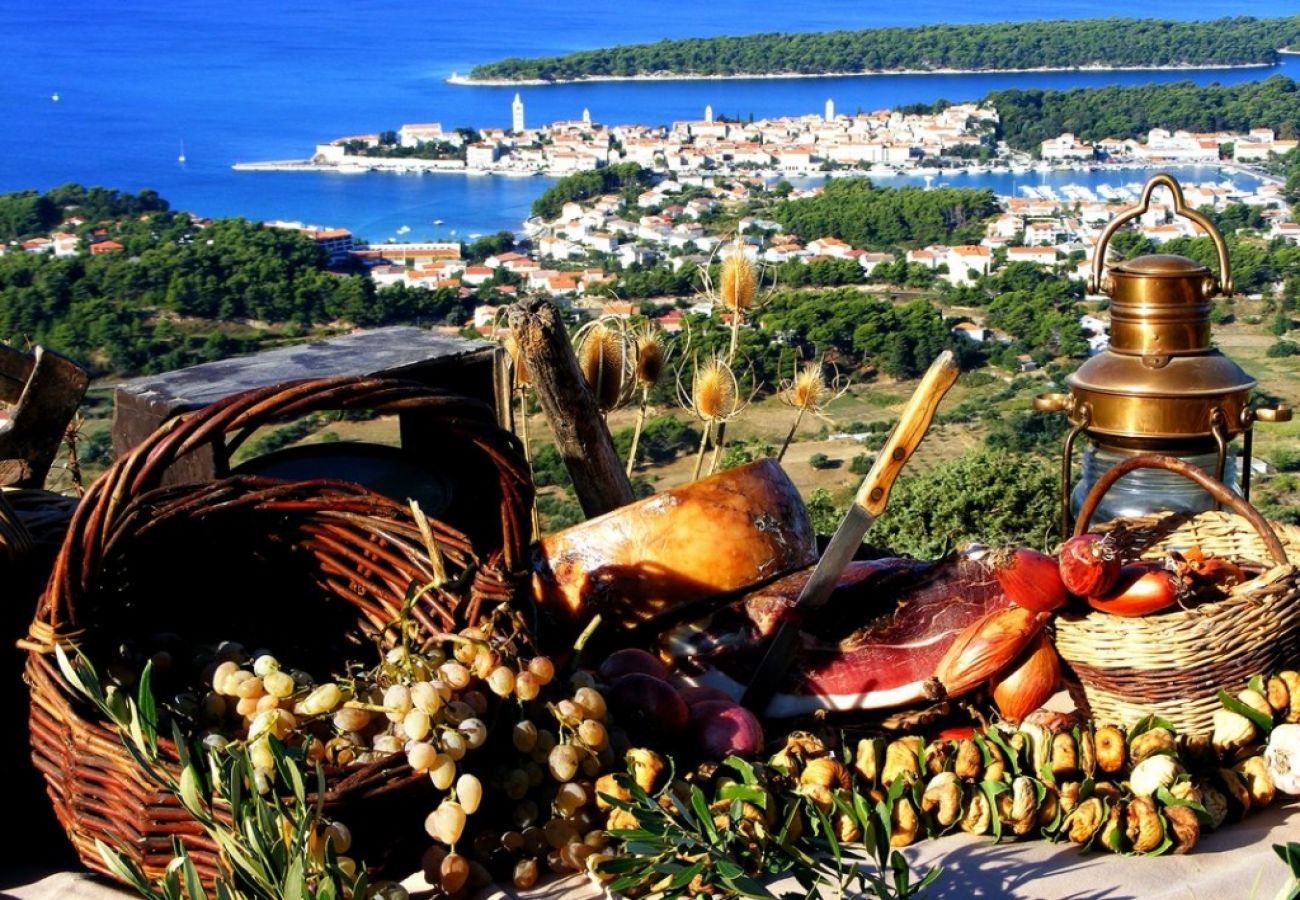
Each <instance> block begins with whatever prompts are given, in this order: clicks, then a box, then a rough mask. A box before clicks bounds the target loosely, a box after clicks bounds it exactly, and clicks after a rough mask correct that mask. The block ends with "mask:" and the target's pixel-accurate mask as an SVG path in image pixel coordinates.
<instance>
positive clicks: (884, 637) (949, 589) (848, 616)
mask: <svg viewBox="0 0 1300 900" xmlns="http://www.w3.org/2000/svg"><path fill="white" fill-rule="evenodd" d="M810 575H811V570H805V571H803V572H798V573H795V574H793V575H789V576H786V577H785V578H782V579H780V580H778V581H776V582H773V583H772V584H771V585H768V586H767V587H766V588H763V589H762V590H760V591H757V592H755V593H753V594H750V595H748V596H747V597H745V598H743V599H741V600H739V601H737V602H735V603H733V604H731V605H730V606H728V607H726V608H724V609H722V610H720V611H719V612H717V613H715V614H714V615H713V616H711V617H710V618H709V619H706V620H703V621H700V622H694V623H690V624H688V625H685V626H680V627H678V628H676V629H673V630H672V631H670V632H669V633H668V634H667V635H666V636H665V639H664V642H665V650H666V651H667V652H668V653H669V655H670V656H672V658H673V660H674V664H675V666H676V667H677V668H678V670H679V671H682V672H683V673H684V674H686V675H687V677H688V678H690V679H691V680H694V681H697V682H698V683H701V684H708V685H712V686H714V687H719V688H721V689H723V690H725V691H727V692H728V693H729V694H731V695H732V696H733V697H736V698H737V699H739V697H740V696H741V695H742V694H743V693H744V690H745V685H747V684H748V683H749V680H750V678H751V677H752V676H753V673H754V671H755V669H756V668H757V666H758V663H759V661H760V660H761V659H762V657H763V653H764V652H765V650H766V643H767V641H766V639H767V638H770V637H771V635H772V634H773V633H774V632H775V631H776V629H777V628H778V627H779V626H780V624H781V623H782V622H783V621H785V620H786V619H788V618H790V617H791V616H792V615H795V614H796V613H795V612H792V609H793V606H794V601H795V599H796V598H797V597H798V596H799V591H800V589H802V587H803V585H804V583H806V582H807V580H808V577H809V576H810ZM1010 605H1011V601H1010V600H1008V599H1007V597H1006V595H1005V594H1003V593H1002V590H1001V588H1000V587H999V586H998V583H997V579H996V578H994V577H993V575H992V573H991V572H990V571H989V570H988V569H987V568H986V567H985V566H984V565H983V564H982V563H980V562H978V561H976V560H974V559H972V558H970V557H967V556H953V557H949V558H947V559H945V560H942V561H940V562H938V563H921V562H917V561H915V560H905V559H880V560H871V561H866V562H854V563H851V564H850V565H849V567H848V568H847V569H846V570H845V572H844V574H843V575H842V576H841V578H840V582H839V585H838V586H837V588H836V590H835V593H834V594H832V596H831V600H830V602H829V603H828V604H827V605H826V606H824V607H823V608H822V609H820V610H818V611H817V612H816V613H815V614H814V615H813V616H811V617H810V618H809V620H808V621H807V622H805V623H803V624H802V626H801V633H800V635H799V640H798V642H797V648H798V649H797V651H796V657H795V662H794V665H793V666H792V667H791V671H790V673H789V675H787V677H786V680H785V683H784V685H783V686H782V688H781V689H780V691H778V693H777V694H776V695H775V696H774V697H773V698H772V701H771V702H770V703H769V705H768V707H767V709H766V710H765V715H767V716H768V717H771V718H788V717H790V716H797V715H804V714H807V713H811V712H814V711H816V710H819V709H825V710H869V709H890V708H895V707H900V706H908V705H911V704H915V703H920V702H923V701H926V700H928V699H934V697H935V686H934V683H933V677H934V671H935V667H936V665H937V664H938V662H939V660H940V659H941V658H942V657H943V655H944V653H945V652H946V651H947V649H948V647H949V646H950V645H951V644H952V642H953V640H954V639H956V637H957V635H958V634H959V633H961V631H962V630H963V629H964V628H965V627H966V626H967V625H970V624H971V623H972V622H975V621H977V620H979V619H981V618H983V617H984V616H986V615H987V614H989V613H991V612H994V611H995V610H999V609H1005V608H1006V607H1008V606H1010Z"/></svg>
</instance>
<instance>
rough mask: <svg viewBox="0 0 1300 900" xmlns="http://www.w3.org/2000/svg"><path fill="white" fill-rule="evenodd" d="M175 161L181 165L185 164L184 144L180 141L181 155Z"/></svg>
mask: <svg viewBox="0 0 1300 900" xmlns="http://www.w3.org/2000/svg"><path fill="white" fill-rule="evenodd" d="M176 161H177V162H178V163H180V164H181V165H184V164H185V142H184V141H181V155H180V156H178V157H176Z"/></svg>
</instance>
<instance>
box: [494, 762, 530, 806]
mask: <svg viewBox="0 0 1300 900" xmlns="http://www.w3.org/2000/svg"><path fill="white" fill-rule="evenodd" d="M529 787H530V784H529V781H528V773H527V772H525V771H524V770H523V769H511V770H510V771H509V772H508V773H507V774H506V777H505V781H504V782H503V783H502V785H501V790H502V791H503V792H505V795H506V796H507V797H509V798H510V799H511V800H522V799H524V797H526V796H527V795H528V788H529Z"/></svg>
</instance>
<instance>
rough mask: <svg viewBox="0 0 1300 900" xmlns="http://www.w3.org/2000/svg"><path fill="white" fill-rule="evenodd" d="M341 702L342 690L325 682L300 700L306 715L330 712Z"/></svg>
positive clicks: (331, 683)
mask: <svg viewBox="0 0 1300 900" xmlns="http://www.w3.org/2000/svg"><path fill="white" fill-rule="evenodd" d="M232 677H234V676H232ZM250 677H251V676H250ZM342 702H343V692H342V691H341V690H339V686H338V685H337V684H334V683H333V682H327V683H326V684H322V685H321V686H320V687H318V688H316V689H315V690H314V691H312V692H311V693H310V694H308V695H307V699H306V700H304V701H302V705H303V711H304V712H305V713H306V714H307V715H309V716H318V715H320V714H321V713H327V712H332V711H333V710H334V708H335V707H336V706H338V705H339V704H340V703H342Z"/></svg>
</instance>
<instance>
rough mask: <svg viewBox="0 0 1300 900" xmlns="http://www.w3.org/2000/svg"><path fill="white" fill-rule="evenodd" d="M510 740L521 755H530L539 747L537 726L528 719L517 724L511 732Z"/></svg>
mask: <svg viewBox="0 0 1300 900" xmlns="http://www.w3.org/2000/svg"><path fill="white" fill-rule="evenodd" d="M510 740H511V741H512V742H513V743H514V745H515V749H516V750H518V751H519V752H520V753H528V752H529V751H530V750H532V749H533V748H534V747H536V746H537V726H536V725H535V724H534V723H533V722H531V721H529V720H528V719H525V720H524V721H522V722H516V723H515V727H514V730H513V731H511V732H510Z"/></svg>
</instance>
